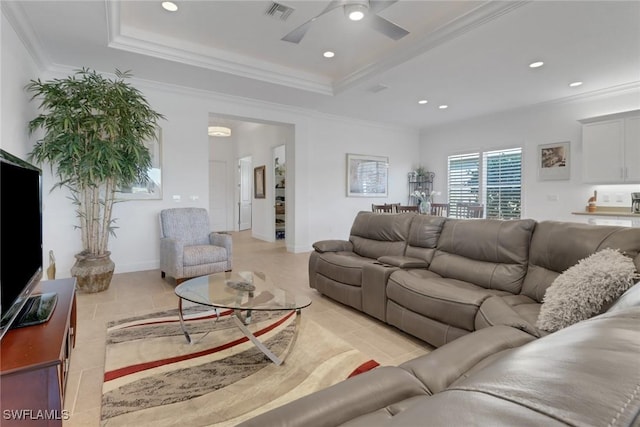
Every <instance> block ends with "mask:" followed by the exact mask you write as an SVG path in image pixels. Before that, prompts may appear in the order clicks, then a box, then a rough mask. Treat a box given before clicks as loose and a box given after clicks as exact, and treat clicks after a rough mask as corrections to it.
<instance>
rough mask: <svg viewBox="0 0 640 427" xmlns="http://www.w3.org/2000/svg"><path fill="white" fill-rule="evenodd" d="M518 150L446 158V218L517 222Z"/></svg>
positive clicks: (519, 202) (520, 164) (519, 164)
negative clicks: (447, 189) (447, 196)
mask: <svg viewBox="0 0 640 427" xmlns="http://www.w3.org/2000/svg"><path fill="white" fill-rule="evenodd" d="M521 183H522V149H521V148H513V149H507V150H496V151H487V152H479V153H467V154H458V155H453V156H449V158H448V186H449V216H450V217H452V218H478V217H480V218H482V217H486V218H499V219H517V218H520V205H521Z"/></svg>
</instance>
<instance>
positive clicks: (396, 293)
mask: <svg viewBox="0 0 640 427" xmlns="http://www.w3.org/2000/svg"><path fill="white" fill-rule="evenodd" d="M502 294H505V292H504V291H497V290H492V289H485V288H483V287H481V286H476V285H474V284H473V283H469V282H464V281H461V280H456V279H447V278H443V277H440V276H438V275H437V274H435V273H433V272H430V271H425V270H398V271H395V272H393V273H392V274H391V276H390V277H389V282H388V283H387V297H388V298H389V299H390V300H392V301H395V302H396V303H398V304H399V305H401V306H403V307H406V308H407V309H409V310H411V311H413V312H415V313H418V314H421V315H423V316H426V317H429V318H431V319H434V320H438V321H440V322H443V323H446V324H448V325H452V326H455V327H458V328H462V329H465V330H467V331H473V330H474V320H475V316H476V313H477V311H478V308H479V307H480V305H481V304H482V302H483V301H484V300H485V299H487V298H489V297H490V296H492V295H502Z"/></svg>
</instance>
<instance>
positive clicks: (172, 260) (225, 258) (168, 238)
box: [160, 208, 233, 283]
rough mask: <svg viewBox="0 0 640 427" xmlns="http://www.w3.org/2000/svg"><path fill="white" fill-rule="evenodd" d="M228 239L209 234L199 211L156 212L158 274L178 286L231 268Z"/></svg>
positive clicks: (204, 212) (204, 215) (206, 216)
mask: <svg viewBox="0 0 640 427" xmlns="http://www.w3.org/2000/svg"><path fill="white" fill-rule="evenodd" d="M232 255H233V253H232V241H231V236H230V235H228V234H223V233H212V232H211V231H210V229H209V214H208V213H207V210H206V209H202V208H173V209H164V210H162V211H160V270H161V271H162V277H163V278H164V277H165V275H169V276H171V277H174V278H175V279H176V282H178V283H180V282H182V281H184V280H186V279H189V278H191V277H196V276H203V275H206V274H211V273H218V272H221V271H230V270H231V267H232Z"/></svg>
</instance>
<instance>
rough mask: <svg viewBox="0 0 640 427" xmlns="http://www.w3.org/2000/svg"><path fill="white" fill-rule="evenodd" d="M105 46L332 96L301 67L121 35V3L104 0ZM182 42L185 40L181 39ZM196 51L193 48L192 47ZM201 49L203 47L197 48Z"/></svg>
mask: <svg viewBox="0 0 640 427" xmlns="http://www.w3.org/2000/svg"><path fill="white" fill-rule="evenodd" d="M105 4H106V12H107V13H106V18H107V28H108V30H107V33H108V44H107V45H108V46H109V47H110V48H113V49H120V50H123V51H127V52H132V53H137V54H141V55H147V56H152V57H155V58H159V59H164V60H168V61H173V62H179V63H181V64H187V65H192V66H195V67H200V68H205V69H209V70H213V71H219V72H223V73H228V74H232V75H235V76H240V77H245V78H249V79H253V80H259V81H263V82H267V83H273V84H278V85H283V86H287V87H291V88H295V89H301V90H304V91H309V92H315V93H319V94H322V95H333V87H332V85H331V81H330V80H329V79H326V78H323V77H319V76H318V75H315V74H311V73H305V72H302V71H300V70H295V69H291V68H288V67H282V66H278V65H276V64H272V63H268V62H265V61H256V60H255V59H253V58H250V57H248V56H244V55H237V54H230V53H228V52H225V51H222V50H217V49H216V50H214V49H207V50H208V52H209V53H208V54H200V53H194V52H191V51H188V50H185V49H178V48H173V47H170V46H167V45H165V44H161V43H157V42H154V41H152V40H153V39H154V37H153V35H152V34H146V33H144V32H141V31H136V32H135V34H134V32H131V34H124V32H125V31H124V29H123V28H122V25H121V23H120V2H117V1H108V0H105ZM182 45H184V42H182ZM193 50H195V49H193ZM200 50H202V49H200Z"/></svg>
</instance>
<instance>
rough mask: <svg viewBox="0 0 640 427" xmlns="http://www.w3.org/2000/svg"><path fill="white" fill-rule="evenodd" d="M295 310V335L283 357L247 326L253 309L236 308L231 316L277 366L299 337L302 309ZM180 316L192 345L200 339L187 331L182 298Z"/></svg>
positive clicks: (186, 335) (281, 362)
mask: <svg viewBox="0 0 640 427" xmlns="http://www.w3.org/2000/svg"><path fill="white" fill-rule="evenodd" d="M294 311H295V316H296V318H295V320H294V326H293V327H294V329H293V337H292V338H291V342H290V343H289V345H288V346H287V348H286V349H285V351H284V353H283V355H282V356H281V357H278V356H276V355H275V354H274V353H273V352H272V351H271V350H269V349H268V348H267V346H266V345H264V343H263V342H262V341H260V340H259V339H258V337H256V336H255V335H254V334H253V333H252V332H251V331H250V330H249V328H247V325H248V324H250V323H251V310H247V314H246V315H243V314H242V310H234V312H233V315H232V316H231V318H232V319H233V321H234V323H235V324H236V326H237V327H238V329H240V331H241V332H242V333H243V334H244V336H245V337H247V338H248V339H249V340H250V341H251V342H252V343H253V345H255V346H256V347H257V348H258V350H260V351H261V352H262V353H263V354H264V355H265V356H267V357H268V358H269V359H270V360H271V361H272V362H273V363H275V364H276V366H280V365H282V364H283V363H284V360H285V358H286V357H287V356H288V355H289V353H290V352H291V350H292V349H293V346H294V345H295V343H296V340H297V339H298V331H299V329H300V318H301V316H302V310H301V309H297V310H294ZM215 312H216V322H217V321H218V319H219V318H220V312H219V311H218V309H217V308H216V309H215ZM178 317H179V319H180V328H181V329H182V333H183V334H184V336H185V338H186V339H187V342H188V343H189V344H192V345H193V344H195V343H196V342H197V341H199V340H196V341H194V340H193V339H192V338H191V336H190V335H189V332H188V331H187V327H186V322H185V320H184V315H183V313H182V298H178ZM208 334H209V332H207V333H206V334H205V335H203V336H202V337H200V339H202V338H204V337H205V336H206V335H208Z"/></svg>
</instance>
